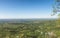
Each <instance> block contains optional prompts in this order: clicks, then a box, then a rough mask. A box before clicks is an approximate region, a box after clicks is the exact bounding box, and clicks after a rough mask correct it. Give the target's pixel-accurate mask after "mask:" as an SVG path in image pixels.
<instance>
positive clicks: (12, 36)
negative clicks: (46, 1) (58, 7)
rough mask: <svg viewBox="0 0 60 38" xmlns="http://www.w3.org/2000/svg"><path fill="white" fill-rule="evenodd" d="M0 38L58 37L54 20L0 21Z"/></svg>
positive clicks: (59, 34)
mask: <svg viewBox="0 0 60 38" xmlns="http://www.w3.org/2000/svg"><path fill="white" fill-rule="evenodd" d="M0 38H60V26H59V25H57V24H56V20H55V19H54V20H51V19H50V20H47V19H45V20H44V19H41V20H39V19H38V20H28V21H26V20H25V21H23V22H22V21H18V22H17V21H11V20H10V21H6V20H5V21H3V22H2V21H0Z"/></svg>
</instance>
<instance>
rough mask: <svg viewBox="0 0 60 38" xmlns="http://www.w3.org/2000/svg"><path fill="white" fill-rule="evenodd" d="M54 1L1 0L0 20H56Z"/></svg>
mask: <svg viewBox="0 0 60 38" xmlns="http://www.w3.org/2000/svg"><path fill="white" fill-rule="evenodd" d="M53 3H54V0H0V19H27V18H28V19H29V18H56V17H57V16H56V15H55V16H51V14H52V10H53V9H52V4H53Z"/></svg>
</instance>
